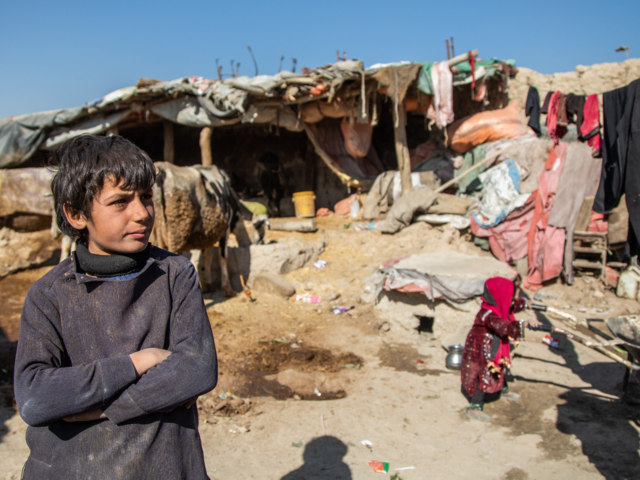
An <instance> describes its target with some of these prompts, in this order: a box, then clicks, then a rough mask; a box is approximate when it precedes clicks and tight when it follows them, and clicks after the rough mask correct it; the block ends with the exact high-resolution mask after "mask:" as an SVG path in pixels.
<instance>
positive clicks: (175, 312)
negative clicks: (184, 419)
mask: <svg viewBox="0 0 640 480" xmlns="http://www.w3.org/2000/svg"><path fill="white" fill-rule="evenodd" d="M172 302H173V306H172V312H171V324H170V333H169V350H170V351H171V352H172V353H171V355H170V356H169V357H168V358H167V359H166V360H164V361H163V362H161V363H159V364H158V365H156V366H155V367H153V368H151V369H150V370H149V371H148V372H147V373H145V374H144V375H142V377H140V379H139V380H138V381H137V382H136V383H135V384H133V385H131V386H129V387H128V388H127V389H126V390H125V391H123V392H122V393H121V394H120V395H119V396H118V397H117V398H115V399H114V400H113V401H112V402H111V403H110V404H108V405H107V407H106V408H104V409H103V411H104V413H105V415H106V416H107V418H109V420H111V421H112V422H115V423H122V422H125V421H127V420H131V419H132V418H136V417H139V416H142V415H145V414H148V413H152V412H161V411H170V410H172V409H173V408H175V407H177V406H178V405H180V404H181V403H182V402H184V401H186V400H189V399H190V398H193V397H196V396H198V395H202V394H204V393H206V392H209V391H211V390H213V388H214V387H215V386H216V383H217V381H218V362H217V358H216V350H215V345H214V341H213V334H212V332H211V325H210V323H209V317H208V316H207V311H206V309H205V307H204V301H203V299H202V292H201V291H200V283H199V281H198V275H197V273H196V271H195V268H194V267H193V265H192V264H191V263H186V264H184V266H183V267H182V269H181V270H180V271H179V272H178V274H177V275H176V280H175V282H174V285H173V287H172Z"/></svg>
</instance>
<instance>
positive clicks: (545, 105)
mask: <svg viewBox="0 0 640 480" xmlns="http://www.w3.org/2000/svg"><path fill="white" fill-rule="evenodd" d="M554 93H556V92H547V95H546V96H545V97H544V102H542V108H541V109H540V113H544V114H545V115H546V114H548V113H549V103H550V102H551V97H552V96H553V94H554Z"/></svg>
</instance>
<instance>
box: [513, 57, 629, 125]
mask: <svg viewBox="0 0 640 480" xmlns="http://www.w3.org/2000/svg"><path fill="white" fill-rule="evenodd" d="M638 78H640V58H631V59H629V60H626V61H624V62H620V63H598V64H595V65H591V66H585V65H578V66H577V67H576V69H575V70H574V71H573V72H563V73H554V74H553V75H544V74H542V73H539V72H536V71H534V70H531V69H530V68H526V67H519V68H518V73H517V75H516V77H515V79H514V80H510V81H509V103H512V102H516V103H517V104H518V108H519V109H520V112H521V115H522V118H523V119H525V118H527V117H526V115H525V114H524V107H525V104H526V101H527V93H528V91H529V85H532V86H534V87H536V88H537V89H538V91H539V93H540V102H542V101H544V97H545V95H546V94H547V92H548V91H558V90H559V91H561V92H562V93H575V94H578V95H592V94H594V93H597V94H598V99H599V100H600V106H601V107H602V94H603V93H604V92H608V91H610V90H614V89H616V88H619V87H623V86H625V85H628V84H629V83H631V82H632V81H634V80H636V79H638ZM526 84H528V85H526ZM600 110H601V111H602V108H601V109H600ZM544 118H545V116H544V115H543V116H542V119H543V120H544Z"/></svg>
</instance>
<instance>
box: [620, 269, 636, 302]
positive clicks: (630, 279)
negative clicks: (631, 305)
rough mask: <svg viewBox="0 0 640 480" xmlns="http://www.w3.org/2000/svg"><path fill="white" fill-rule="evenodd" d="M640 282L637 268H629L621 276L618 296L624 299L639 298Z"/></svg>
mask: <svg viewBox="0 0 640 480" xmlns="http://www.w3.org/2000/svg"><path fill="white" fill-rule="evenodd" d="M638 282H640V271H639V270H638V269H637V268H636V267H629V268H627V269H626V270H625V271H624V272H622V273H621V274H620V279H619V280H618V287H617V288H616V295H617V296H619V297H622V298H631V299H634V300H635V299H637V298H638Z"/></svg>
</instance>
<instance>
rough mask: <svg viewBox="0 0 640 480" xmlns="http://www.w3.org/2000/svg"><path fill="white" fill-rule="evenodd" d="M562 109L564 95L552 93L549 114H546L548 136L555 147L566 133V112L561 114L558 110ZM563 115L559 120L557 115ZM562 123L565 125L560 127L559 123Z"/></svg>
mask: <svg viewBox="0 0 640 480" xmlns="http://www.w3.org/2000/svg"><path fill="white" fill-rule="evenodd" d="M561 106H562V107H564V95H563V94H562V93H561V92H554V93H553V95H551V100H549V113H548V114H547V129H548V130H549V136H550V137H551V140H553V142H554V143H555V144H556V145H557V144H558V141H559V140H560V139H561V138H562V137H564V135H565V134H566V133H567V127H566V126H565V125H566V117H567V114H566V111H564V110H563V113H561V110H560V108H561ZM561 114H563V115H564V119H562V118H559V115H561ZM561 121H564V122H565V125H561V124H560V122H561Z"/></svg>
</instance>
